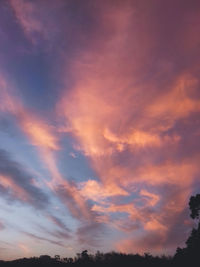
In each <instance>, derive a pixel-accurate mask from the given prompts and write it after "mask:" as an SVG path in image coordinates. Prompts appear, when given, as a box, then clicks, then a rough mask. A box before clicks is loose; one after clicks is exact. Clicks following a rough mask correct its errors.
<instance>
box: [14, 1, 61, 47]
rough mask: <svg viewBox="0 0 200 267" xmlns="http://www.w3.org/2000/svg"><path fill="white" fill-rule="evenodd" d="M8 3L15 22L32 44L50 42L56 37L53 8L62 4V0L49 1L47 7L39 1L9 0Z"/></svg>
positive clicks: (58, 7) (57, 8)
mask: <svg viewBox="0 0 200 267" xmlns="http://www.w3.org/2000/svg"><path fill="white" fill-rule="evenodd" d="M9 3H10V6H11V8H12V10H13V11H14V14H15V17H16V21H17V23H18V24H19V26H20V27H21V28H22V30H23V32H24V34H25V36H26V37H27V39H28V40H30V41H31V42H32V44H33V45H38V44H39V43H41V41H48V42H49V41H51V42H52V41H53V40H54V38H55V39H56V35H57V34H58V29H57V27H56V20H55V19H56V18H57V17H56V16H55V13H56V12H55V10H59V9H60V8H62V7H63V6H64V4H63V2H62V1H59V3H56V4H55V2H54V1H49V3H48V8H46V5H45V3H41V2H40V1H34V2H32V1H25V0H9Z"/></svg>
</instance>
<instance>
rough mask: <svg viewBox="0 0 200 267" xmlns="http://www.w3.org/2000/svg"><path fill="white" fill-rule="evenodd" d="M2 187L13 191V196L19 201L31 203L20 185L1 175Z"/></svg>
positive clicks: (0, 183) (0, 182)
mask: <svg viewBox="0 0 200 267" xmlns="http://www.w3.org/2000/svg"><path fill="white" fill-rule="evenodd" d="M0 185H1V186H3V187H4V188H7V189H8V190H11V192H12V194H14V196H15V197H16V198H17V199H20V200H22V201H25V202H30V201H31V199H30V196H29V195H28V193H27V192H26V191H25V190H24V189H23V188H21V187H20V186H19V185H17V184H16V183H15V182H14V181H13V180H12V179H11V178H10V177H9V176H5V175H0Z"/></svg>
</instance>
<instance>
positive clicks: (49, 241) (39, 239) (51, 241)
mask: <svg viewBox="0 0 200 267" xmlns="http://www.w3.org/2000/svg"><path fill="white" fill-rule="evenodd" d="M22 233H23V234H25V235H27V236H29V237H30V238H33V239H35V240H37V241H46V242H48V243H51V244H53V245H57V246H60V247H66V246H65V245H64V244H63V243H62V242H61V241H55V240H52V239H49V238H45V237H41V236H38V235H35V234H32V233H28V232H22Z"/></svg>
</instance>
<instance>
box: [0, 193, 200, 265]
mask: <svg viewBox="0 0 200 267" xmlns="http://www.w3.org/2000/svg"><path fill="white" fill-rule="evenodd" d="M189 207H190V211H191V214H190V216H191V218H192V219H194V220H195V221H196V222H197V224H196V225H197V227H196V228H193V229H192V231H191V234H190V236H189V238H188V239H187V241H186V246H185V247H184V248H177V250H176V253H175V255H174V256H173V257H171V256H168V257H167V256H152V255H150V254H148V253H145V254H144V255H139V254H123V253H117V252H110V253H101V252H99V251H97V253H96V254H95V255H90V254H88V251H87V250H84V251H82V252H81V253H78V254H77V256H76V257H75V258H60V256H59V255H55V257H53V258H52V257H50V256H48V255H41V256H40V257H32V258H23V259H18V260H14V261H0V266H2V267H3V266H5V267H9V266H10V267H12V266H13V267H14V266H19V267H34V266H47V267H48V266H49V267H50V266H63V267H64V266H66V267H70V266H71V267H76V266H77V267H82V266H88V267H103V266H104V267H111V266H112V267H118V266H122V267H126V266H127V267H129V266H130V267H131V266H132V267H168V266H172V267H179V266H187V267H190V266H191V267H199V266H200V221H199V218H200V194H197V195H196V196H192V197H191V198H190V202H189Z"/></svg>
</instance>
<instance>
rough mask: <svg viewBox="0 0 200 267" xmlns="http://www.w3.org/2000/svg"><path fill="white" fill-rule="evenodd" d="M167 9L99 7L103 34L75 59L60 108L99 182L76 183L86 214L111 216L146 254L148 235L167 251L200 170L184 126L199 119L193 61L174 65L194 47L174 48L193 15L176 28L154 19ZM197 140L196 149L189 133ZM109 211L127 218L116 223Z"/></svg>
mask: <svg viewBox="0 0 200 267" xmlns="http://www.w3.org/2000/svg"><path fill="white" fill-rule="evenodd" d="M166 6H167V8H168V9H167V10H172V9H173V8H172V7H171V5H170V3H169V4H166ZM171 8H172V9H171ZM182 8H183V7H181V9H182ZM159 10H160V11H161V13H160V12H158V11H159ZM163 12H165V11H164V7H161V6H160V5H159V7H157V6H154V5H153V4H152V5H151V6H148V8H147V9H146V8H144V3H142V2H141V3H140V4H138V5H136V3H135V2H134V1H133V2H130V1H126V2H125V3H124V4H123V6H122V5H120V3H118V2H117V4H116V6H113V5H111V4H110V2H107V3H106V4H105V5H104V4H102V5H101V9H100V10H99V17H101V19H102V20H101V23H99V24H98V25H96V28H95V29H96V31H97V29H98V32H99V35H96V34H95V33H93V37H95V38H96V41H94V42H92V41H90V42H88V46H87V47H84V48H83V49H81V51H80V53H79V56H78V57H77V58H75V59H74V61H73V62H72V66H71V70H72V73H73V79H74V80H73V86H72V88H71V89H70V90H69V89H68V87H67V81H66V80H65V77H63V82H65V84H66V88H67V89H66V90H63V92H62V94H61V96H60V102H59V103H58V105H57V110H58V111H57V112H58V116H59V118H62V119H63V120H64V124H65V125H66V129H64V127H63V125H62V127H61V129H60V130H61V131H63V132H68V133H69V132H70V133H71V134H72V135H73V137H74V149H76V150H78V151H79V153H82V154H83V155H84V156H86V158H87V159H88V161H89V162H90V164H91V166H92V167H93V169H94V170H95V172H96V175H97V178H99V179H100V182H97V181H95V180H91V179H90V180H88V181H87V182H83V183H80V185H79V187H80V192H81V194H82V195H84V196H85V197H86V198H88V199H90V200H92V201H94V202H95V203H94V204H93V205H92V210H93V211H95V212H97V213H99V214H102V216H107V217H105V218H106V220H107V223H108V224H112V225H115V226H116V228H118V229H121V230H122V231H127V230H128V231H130V232H131V231H138V233H141V232H142V233H143V235H142V234H140V238H139V239H138V240H137V241H138V243H139V247H141V250H144V249H146V248H148V247H149V248H151V247H152V245H151V244H152V242H153V239H154V237H155V240H157V243H156V247H155V250H161V249H163V247H164V246H165V241H166V239H167V235H169V234H170V231H171V230H172V229H173V227H174V223H175V222H176V223H177V220H176V218H177V214H182V212H183V211H184V209H185V207H186V206H187V201H188V198H189V195H190V194H192V191H193V189H194V184H195V182H196V180H197V175H198V172H199V166H198V161H199V152H198V150H197V148H196V149H195V148H194V146H193V149H191V147H190V144H191V142H192V141H189V140H188V139H186V138H185V127H188V128H190V129H194V128H193V127H194V126H195V125H194V123H193V121H195V120H194V118H195V116H197V114H198V116H199V114H200V96H199V93H198V91H199V77H198V75H197V72H196V70H197V69H196V68H197V63H196V61H195V60H194V62H191V61H190V62H189V61H187V62H186V63H185V65H184V63H183V64H182V65H181V64H179V63H178V62H179V61H181V59H182V57H185V56H186V57H187V56H188V57H189V56H190V49H187V48H186V47H185V48H182V47H180V46H177V44H180V43H184V40H185V39H186V35H187V34H188V33H187V34H186V35H184V34H182V31H180V29H181V28H182V27H183V26H184V25H185V19H186V18H188V17H189V16H190V15H191V14H192V12H193V13H195V17H197V13H196V12H195V11H194V10H192V11H190V12H191V13H190V15H188V14H186V12H185V11H184V10H183V14H182V17H181V21H180V22H179V24H178V25H177V27H175V28H173V25H174V24H173V23H172V24H171V23H169V19H166V17H164V18H161V17H160V15H159V16H158V17H157V15H155V14H158V13H159V14H162V13H163ZM173 15H174V14H173ZM160 20H161V21H163V24H164V28H165V29H166V32H167V33H168V31H169V32H170V33H171V32H172V35H173V36H174V38H175V40H172V41H171V42H169V40H168V39H167V37H166V36H165V34H164V33H162V30H161V28H160V26H159V25H160V24H159V21H160ZM172 20H173V21H175V20H176V19H175V17H173V18H172ZM101 33H103V34H101ZM90 34H91V33H90ZM168 37H169V36H168ZM163 38H164V40H163ZM169 39H170V40H171V37H170V38H169ZM164 42H165V43H164ZM160 43H161V44H162V45H161V47H160V46H159V44H160ZM174 50H175V51H177V54H176V53H175V54H174V53H172V51H174ZM170 53H172V54H173V56H172V54H170ZM181 62H182V61H181ZM183 66H185V67H183ZM189 122H191V123H190V126H187V125H188V123H189ZM178 125H179V127H178ZM180 125H181V127H182V130H180V128H181V127H180ZM183 139H184V141H183ZM194 139H195V141H194ZM185 140H187V141H185ZM193 141H194V143H196V145H197V143H198V139H197V137H195V136H194V135H193ZM187 150H190V152H191V153H190V155H189V156H188V154H187ZM191 150H192V151H191ZM181 151H185V154H184V153H182V152H181ZM109 186H110V188H112V189H113V190H112V189H111V190H109ZM164 188H165V190H164ZM167 188H170V190H171V192H172V193H171V194H170V192H169V191H168V189H167ZM98 191H99V194H97V192H98ZM174 192H176V193H174ZM111 197H112V199H110V198H111ZM115 213H116V214H118V215H119V214H124V213H125V214H126V215H125V217H124V219H122V215H120V216H121V217H119V219H118V220H116V219H114V214H115ZM165 214H170V216H169V218H168V219H166V215H165ZM185 216H186V215H185ZM130 220H131V222H132V223H130V226H129V227H126V225H125V224H126V223H127V222H128V221H130ZM186 228H187V226H186ZM160 232H162V234H160ZM177 240H178V239H177ZM130 242H131V243H130ZM130 242H129V241H127V246H125V247H126V249H128V247H129V246H130V245H131V244H132V243H133V241H130ZM154 242H155V241H154ZM174 242H176V241H175V240H174ZM169 246H171V247H173V246H174V244H170V245H169ZM133 248H134V247H133Z"/></svg>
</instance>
